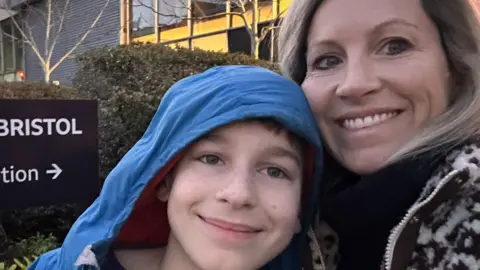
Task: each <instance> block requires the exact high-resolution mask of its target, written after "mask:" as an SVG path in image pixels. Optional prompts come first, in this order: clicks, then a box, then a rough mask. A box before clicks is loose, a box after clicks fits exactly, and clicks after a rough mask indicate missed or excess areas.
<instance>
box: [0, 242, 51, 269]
mask: <svg viewBox="0 0 480 270" xmlns="http://www.w3.org/2000/svg"><path fill="white" fill-rule="evenodd" d="M59 246H60V243H59V241H58V239H57V238H56V237H55V236H53V235H52V234H50V235H44V234H40V233H37V235H34V236H30V237H28V238H26V239H23V240H21V241H19V242H14V243H11V245H10V246H9V247H8V248H7V249H6V250H5V251H3V252H2V253H1V254H0V261H1V262H2V263H3V266H4V267H5V269H9V268H10V267H12V266H13V265H15V266H14V267H19V268H20V269H25V267H26V266H28V265H29V264H31V263H32V261H34V260H35V258H36V257H37V256H39V255H41V254H43V253H45V252H47V251H50V250H52V249H55V248H57V247H59ZM2 263H0V270H1V269H2V268H1V264H2Z"/></svg>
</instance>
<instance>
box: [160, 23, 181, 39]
mask: <svg viewBox="0 0 480 270" xmlns="http://www.w3.org/2000/svg"><path fill="white" fill-rule="evenodd" d="M184 37H188V27H187V26H180V27H177V28H172V29H168V30H163V31H162V30H161V32H160V42H165V41H169V40H175V39H181V38H184Z"/></svg>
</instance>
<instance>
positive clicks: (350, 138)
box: [279, 0, 480, 270]
mask: <svg viewBox="0 0 480 270" xmlns="http://www.w3.org/2000/svg"><path fill="white" fill-rule="evenodd" d="M280 32H281V33H280V38H279V47H280V51H279V54H280V56H281V65H282V69H283V72H284V74H285V75H287V76H288V77H290V78H291V79H293V80H294V81H296V82H297V83H298V84H300V85H301V86H302V88H303V90H304V92H305V93H306V96H307V97H308V100H309V102H310V105H311V106H312V109H313V111H314V113H315V116H316V120H317V123H318V126H319V128H320V130H321V133H322V137H323V139H324V141H325V142H326V145H327V159H328V161H327V166H326V167H325V168H326V172H325V178H324V181H325V182H323V183H326V185H325V186H324V188H323V192H324V193H325V196H324V197H322V201H323V204H322V207H321V209H320V211H319V212H318V214H317V217H318V218H317V221H316V223H315V225H314V226H313V230H312V231H311V233H310V235H309V236H310V240H311V241H310V249H311V251H312V252H306V253H307V254H309V255H311V256H307V257H308V258H306V260H305V264H304V269H329V270H330V269H337V270H344V269H380V268H381V269H388V270H390V269H392V270H393V269H479V267H480V266H479V265H480V181H479V180H480V168H479V166H480V140H479V139H477V138H476V134H477V133H478V129H479V128H480V88H479V85H478V83H479V82H478V79H479V74H480V73H479V72H480V69H479V66H478V63H479V59H480V55H479V51H478V40H479V31H478V21H477V18H476V17H475V13H474V8H473V7H472V6H471V4H470V3H469V2H468V1H467V0H437V1H434V0H423V1H421V0H402V1H398V0H361V1H359V0H324V1H321V0H295V1H293V2H292V4H291V7H290V8H289V12H288V16H287V17H286V18H285V20H284V22H283V26H282V28H281V31H280Z"/></svg>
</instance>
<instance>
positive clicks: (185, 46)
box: [168, 41, 188, 49]
mask: <svg viewBox="0 0 480 270" xmlns="http://www.w3.org/2000/svg"><path fill="white" fill-rule="evenodd" d="M168 46H170V47H171V48H173V49H175V48H176V47H177V46H179V47H184V48H188V41H180V42H175V43H170V44H168Z"/></svg>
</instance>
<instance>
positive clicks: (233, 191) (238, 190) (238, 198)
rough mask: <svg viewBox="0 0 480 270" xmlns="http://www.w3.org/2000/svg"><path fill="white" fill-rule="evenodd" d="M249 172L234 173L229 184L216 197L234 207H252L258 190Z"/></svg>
mask: <svg viewBox="0 0 480 270" xmlns="http://www.w3.org/2000/svg"><path fill="white" fill-rule="evenodd" d="M252 180H253V179H252V176H251V175H249V174H248V173H238V172H237V173H233V174H232V175H231V177H230V179H227V181H226V182H227V184H226V185H225V186H223V188H222V189H220V190H219V191H218V192H217V194H216V199H217V200H219V201H221V202H224V203H228V204H230V205H231V206H232V207H233V208H242V207H243V208H245V207H247V208H248V207H252V206H254V205H255V204H256V191H255V186H254V185H253V183H252Z"/></svg>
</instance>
